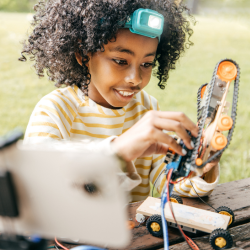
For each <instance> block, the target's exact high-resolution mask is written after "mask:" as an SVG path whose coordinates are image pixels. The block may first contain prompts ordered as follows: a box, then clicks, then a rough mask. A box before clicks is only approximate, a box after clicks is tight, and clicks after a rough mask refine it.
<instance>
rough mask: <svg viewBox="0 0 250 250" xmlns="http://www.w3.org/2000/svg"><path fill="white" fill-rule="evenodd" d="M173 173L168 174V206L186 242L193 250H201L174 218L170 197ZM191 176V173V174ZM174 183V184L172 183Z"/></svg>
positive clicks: (171, 170)
mask: <svg viewBox="0 0 250 250" xmlns="http://www.w3.org/2000/svg"><path fill="white" fill-rule="evenodd" d="M172 172H173V169H170V170H169V171H168V174H167V196H168V201H169V202H168V204H169V208H170V211H171V213H172V216H173V218H174V221H175V223H176V225H177V226H178V228H179V230H180V232H181V234H182V236H183V237H184V238H185V240H186V241H187V243H188V245H189V246H190V247H191V248H192V249H193V250H200V249H199V247H198V246H197V245H196V244H195V243H194V241H193V240H192V239H190V238H189V237H188V236H187V235H186V234H185V233H184V232H183V230H182V229H181V227H180V226H179V225H178V223H177V221H176V218H175V216H174V213H173V210H172V206H171V204H170V197H169V188H168V187H169V183H170V176H171V175H172ZM189 175H190V173H189ZM171 183H172V182H171Z"/></svg>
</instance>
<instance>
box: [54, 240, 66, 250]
mask: <svg viewBox="0 0 250 250" xmlns="http://www.w3.org/2000/svg"><path fill="white" fill-rule="evenodd" d="M55 242H56V244H57V245H58V246H59V247H61V248H62V249H64V250H69V249H68V248H67V247H65V246H63V245H62V244H60V243H59V242H58V241H57V239H56V238H55Z"/></svg>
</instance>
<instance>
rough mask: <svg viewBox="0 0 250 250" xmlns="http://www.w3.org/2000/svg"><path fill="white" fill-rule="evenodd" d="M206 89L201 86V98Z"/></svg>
mask: <svg viewBox="0 0 250 250" xmlns="http://www.w3.org/2000/svg"><path fill="white" fill-rule="evenodd" d="M206 88H207V85H205V86H203V87H202V88H201V98H203V96H204V93H205V91H206Z"/></svg>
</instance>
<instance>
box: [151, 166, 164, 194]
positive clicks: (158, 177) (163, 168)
mask: <svg viewBox="0 0 250 250" xmlns="http://www.w3.org/2000/svg"><path fill="white" fill-rule="evenodd" d="M164 170H165V168H163V169H162V170H161V172H160V173H159V175H158V176H157V178H156V180H155V182H154V184H153V188H152V192H151V196H152V197H154V188H155V183H156V182H157V181H158V179H159V178H160V176H161V174H162V172H163V171H164Z"/></svg>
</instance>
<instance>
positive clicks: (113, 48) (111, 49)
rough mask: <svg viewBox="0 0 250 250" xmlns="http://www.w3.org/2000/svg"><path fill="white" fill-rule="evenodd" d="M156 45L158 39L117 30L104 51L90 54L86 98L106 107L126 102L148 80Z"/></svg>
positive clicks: (122, 104) (119, 105)
mask: <svg viewBox="0 0 250 250" xmlns="http://www.w3.org/2000/svg"><path fill="white" fill-rule="evenodd" d="M157 46H158V39H157V38H149V37H145V36H141V35H137V34H133V33H131V32H130V31H129V29H120V30H119V31H118V33H117V36H116V40H115V41H112V42H109V43H108V44H106V45H104V49H105V51H104V52H100V51H99V52H96V53H94V54H92V55H89V57H90V60H89V62H88V64H87V66H88V68H89V72H90V74H91V82H90V84H89V87H88V89H89V90H88V95H89V97H90V98H91V99H92V100H93V101H95V102H96V103H98V104H100V105H102V106H104V107H107V108H120V107H124V106H125V105H127V104H128V103H129V102H130V100H131V99H132V98H133V96H134V95H135V94H136V93H138V92H139V91H140V90H141V89H143V88H144V87H145V86H146V85H147V84H148V83H149V80H150V77H151V73H152V68H153V63H154V59H155V55H156V49H157ZM78 61H79V60H78Z"/></svg>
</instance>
